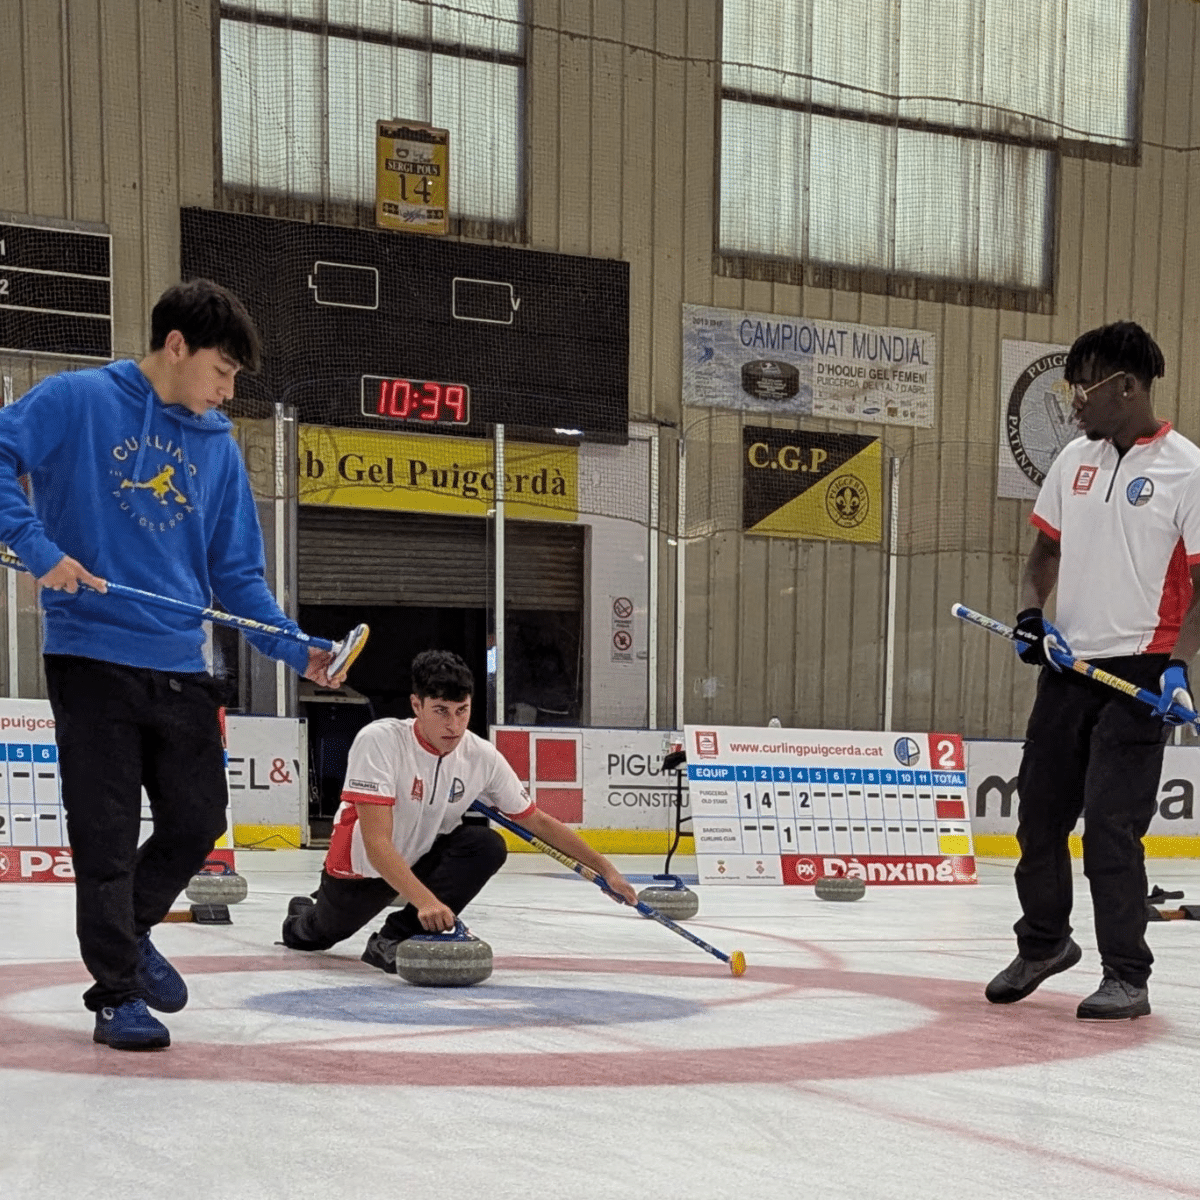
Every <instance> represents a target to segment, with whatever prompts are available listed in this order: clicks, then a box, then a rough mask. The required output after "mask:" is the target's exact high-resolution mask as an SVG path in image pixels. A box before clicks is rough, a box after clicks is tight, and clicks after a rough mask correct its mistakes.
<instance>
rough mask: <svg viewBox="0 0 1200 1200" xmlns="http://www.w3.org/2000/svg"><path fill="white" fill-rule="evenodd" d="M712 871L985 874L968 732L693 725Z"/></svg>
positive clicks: (703, 860)
mask: <svg viewBox="0 0 1200 1200" xmlns="http://www.w3.org/2000/svg"><path fill="white" fill-rule="evenodd" d="M684 747H685V749H686V751H687V758H688V795H689V799H690V802H691V809H692V827H693V831H694V834H695V839H696V865H697V869H698V872H699V877H700V882H701V883H755V884H793V885H805V884H813V883H815V882H816V881H817V879H819V878H822V877H827V876H836V875H849V876H857V877H858V878H860V879H863V880H865V881H866V882H867V883H868V884H875V883H883V884H917V883H936V884H953V883H975V882H976V874H975V852H974V846H973V843H972V839H971V825H970V820H969V818H968V815H967V770H966V762H965V760H964V757H963V744H962V739H961V738H959V737H958V736H957V735H953V734H932V733H928V734H926V733H919V734H918V733H910V734H894V733H860V732H841V731H833V730H828V729H774V728H768V729H754V728H736V727H730V726H698V725H688V726H686V727H685V730H684Z"/></svg>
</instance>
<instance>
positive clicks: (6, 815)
mask: <svg viewBox="0 0 1200 1200" xmlns="http://www.w3.org/2000/svg"><path fill="white" fill-rule="evenodd" d="M227 734H228V742H229V753H228V755H227V759H228V778H229V788H230V797H231V802H232V810H231V815H232V817H233V819H234V820H235V821H237V822H238V823H241V824H244V823H253V824H289V825H299V823H300V820H301V819H302V814H301V813H300V804H301V797H302V794H303V789H302V786H301V782H300V781H301V780H303V778H304V772H303V771H302V770H301V765H302V763H303V759H304V754H303V753H302V750H301V747H302V746H303V740H302V739H303V735H302V731H301V730H300V722H299V721H297V720H290V719H280V718H275V717H241V716H230V717H229V718H228V720H227ZM141 817H142V823H141V831H140V835H139V842H142V841H145V839H146V838H147V837H149V835H150V832H151V829H152V825H151V820H150V803H149V800H148V798H147V796H146V793H145V792H143V793H142V813H141ZM66 845H67V829H66V821H65V818H64V816H63V809H62V793H61V787H60V782H59V774H58V747H57V746H56V745H55V742H54V715H53V713H52V712H51V709H50V702H49V701H48V700H21V699H16V700H10V699H4V698H0V847H10V846H22V847H28V848H35V847H36V848H43V847H51V848H53V847H64V846H66ZM217 845H218V846H228V845H229V841H228V834H225V835H223V836H222V837H221V839H220V840H219V841H218V842H217Z"/></svg>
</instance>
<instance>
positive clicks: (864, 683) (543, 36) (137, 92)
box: [0, 0, 1200, 735]
mask: <svg viewBox="0 0 1200 1200" xmlns="http://www.w3.org/2000/svg"><path fill="white" fill-rule="evenodd" d="M215 7H216V6H215V4H212V3H210V2H209V0H173V2H172V0H62V2H61V3H60V0H7V2H6V3H4V4H3V5H0V45H3V46H4V47H5V72H4V74H3V76H2V77H0V210H2V211H6V212H9V213H14V214H20V213H28V214H34V215H41V216H49V217H58V218H69V219H74V220H81V221H95V222H103V223H105V224H107V226H108V227H109V228H110V230H111V232H112V234H113V254H114V278H115V286H114V297H115V340H116V345H117V349H118V353H120V354H140V353H141V352H142V351H144V349H145V338H146V334H145V327H146V323H147V319H148V314H149V308H150V305H151V303H152V301H153V299H154V297H155V296H156V295H157V293H158V292H159V291H160V290H161V289H162V287H164V286H165V285H166V284H167V283H169V282H171V281H172V280H173V279H174V278H175V277H176V274H177V271H178V209H179V206H180V205H182V204H211V203H213V197H214V194H215V189H214V179H213V170H214V160H215V155H214V144H213V137H214V127H215V126H214V117H213V114H214V104H215V97H214V95H213V89H212V78H213V63H214V50H213V47H214V21H215ZM528 9H529V14H530V23H531V35H530V52H529V76H528V87H527V95H528V112H527V115H528V123H529V124H528V135H527V136H528V144H529V165H530V171H529V182H528V213H527V221H526V228H527V230H528V234H529V245H530V246H531V247H533V248H535V249H541V250H556V251H561V252H567V253H576V254H591V255H597V256H603V257H614V258H624V259H627V260H628V261H629V262H630V263H631V267H632V272H631V287H632V297H631V298H632V312H631V363H630V379H631V416H632V417H634V418H643V419H654V420H658V421H663V422H671V423H673V424H674V425H675V426H676V427H678V428H683V429H684V430H685V433H686V438H687V446H688V454H689V475H690V477H691V486H689V489H688V491H689V525H690V526H691V527H692V528H694V529H695V528H700V529H708V530H710V531H711V532H709V533H708V535H707V536H705V537H702V538H699V539H696V540H693V541H692V542H691V543H690V545H689V552H688V570H687V597H688V600H687V620H688V626H687V628H688V633H687V653H686V663H685V665H686V670H685V679H686V684H685V687H686V714H687V717H688V718H689V719H691V720H697V721H714V722H717V721H727V722H754V721H760V720H765V719H766V718H767V717H768V716H770V715H772V714H777V715H779V716H781V717H782V718H783V719H784V720H785V722H788V723H795V724H801V725H816V726H850V727H872V726H877V725H878V723H879V720H880V718H881V712H882V693H883V646H884V612H885V567H886V561H885V557H884V556H883V554H882V553H881V551H880V550H879V549H873V548H854V547H850V546H844V545H838V544H826V543H822V542H816V541H805V542H794V543H792V542H785V541H781V540H779V539H762V538H747V537H744V536H742V535H741V533H740V532H738V529H737V522H736V506H737V489H738V488H739V487H740V484H739V483H738V482H737V480H738V479H739V468H738V466H737V461H738V460H737V452H736V448H737V445H738V440H739V439H738V433H737V429H736V425H735V423H734V422H732V421H726V420H724V419H722V418H719V417H718V418H713V417H710V416H709V415H708V414H697V413H694V412H692V413H688V414H684V413H683V412H682V411H681V405H680V398H679V397H680V328H681V318H680V305H681V304H683V303H694V304H713V305H718V306H722V307H730V308H742V309H751V310H761V311H772V312H778V313H782V314H795V315H806V316H809V317H816V318H824V319H833V320H843V321H854V322H861V323H868V324H878V325H884V326H898V327H912V328H921V329H928V330H932V331H933V332H935V333H936V334H937V336H938V344H939V355H940V368H939V372H938V375H939V381H938V382H939V387H938V395H937V405H938V416H937V425H936V427H935V428H934V429H930V430H903V429H895V428H888V429H886V430H885V431H884V438H885V445H886V448H887V450H888V451H889V452H890V453H892V454H895V455H898V456H900V457H901V459H902V473H901V514H900V515H901V518H902V519H901V527H902V530H903V531H904V538H903V540H902V545H901V550H902V552H903V553H902V556H901V559H900V572H899V590H898V596H897V613H898V638H897V655H896V696H895V720H896V724H897V726H898V727H899V728H909V729H924V728H931V727H932V728H939V727H940V728H950V729H957V730H962V731H964V732H966V733H968V734H980V733H983V732H988V733H991V734H995V735H1005V734H1011V733H1016V732H1018V731H1019V729H1020V726H1021V724H1022V721H1023V715H1024V710H1025V709H1026V707H1027V704H1028V701H1029V699H1030V696H1031V689H1032V683H1033V680H1032V674H1033V673H1032V672H1028V671H1021V672H1018V671H1016V670H1014V669H1013V662H1012V655H1011V651H1010V650H1009V649H1008V648H1007V647H1006V646H1004V645H1003V644H1001V643H999V642H998V641H996V640H995V639H988V638H987V637H986V636H985V635H983V634H981V633H976V632H974V631H964V630H963V629H961V628H960V627H959V626H958V624H957V623H956V622H955V621H954V620H953V619H952V618H951V617H950V616H949V607H950V604H951V602H952V601H955V600H959V599H963V600H965V601H967V602H968V603H970V604H972V606H974V607H976V608H980V609H984V610H987V611H992V612H994V613H995V614H997V615H999V616H1008V615H1010V614H1011V612H1012V608H1013V604H1014V600H1015V595H1016V582H1017V578H1018V575H1019V571H1020V564H1021V560H1022V557H1023V554H1024V552H1025V550H1026V549H1027V547H1028V545H1029V540H1030V539H1029V535H1028V533H1027V532H1026V528H1025V516H1026V514H1027V511H1028V507H1029V506H1028V504H1027V503H1023V502H1019V501H1015V500H997V499H996V498H995V490H996V482H995V462H996V439H997V429H998V404H999V397H998V385H999V373H1000V349H1001V342H1002V341H1003V340H1004V339H1008V338H1016V339H1028V340H1032V341H1044V342H1070V341H1071V340H1073V338H1074V337H1075V335H1076V334H1077V333H1079V332H1080V331H1081V330H1083V329H1086V328H1090V327H1092V326H1094V325H1097V324H1100V323H1102V322H1104V321H1107V320H1114V319H1118V318H1123V317H1130V318H1133V319H1135V320H1138V321H1140V322H1142V323H1143V324H1144V325H1146V326H1147V328H1149V329H1150V330H1151V331H1152V332H1153V333H1154V334H1155V336H1156V337H1157V339H1158V340H1159V342H1160V344H1161V345H1162V347H1163V350H1164V352H1165V354H1166V358H1167V378H1166V380H1165V381H1163V383H1162V384H1160V385H1159V389H1158V390H1159V409H1160V413H1161V415H1162V416H1164V417H1167V418H1169V419H1171V420H1173V421H1175V422H1176V423H1177V425H1178V427H1179V428H1180V429H1182V431H1183V432H1184V433H1186V434H1188V435H1189V436H1191V437H1193V438H1200V372H1197V371H1196V370H1194V369H1193V367H1192V357H1193V352H1194V351H1193V330H1194V329H1195V328H1196V327H1197V325H1198V322H1200V203H1197V202H1196V200H1197V198H1200V88H1198V87H1197V80H1196V72H1197V70H1198V69H1200V68H1198V67H1197V65H1196V62H1197V58H1198V57H1200V54H1198V52H1200V34H1198V29H1197V22H1198V20H1200V6H1198V5H1196V4H1194V3H1191V2H1190V0H1149V2H1148V5H1147V27H1146V61H1145V89H1144V97H1143V103H1142V133H1143V138H1144V142H1143V145H1142V147H1141V154H1140V163H1139V165H1137V166H1124V165H1117V164H1113V163H1105V162H1096V161H1087V160H1084V159H1078V158H1068V159H1065V160H1064V161H1063V163H1062V166H1061V172H1060V177H1059V189H1058V203H1059V215H1058V223H1057V229H1056V267H1055V280H1056V287H1055V300H1054V313H1053V315H1049V316H1044V315H1033V314H1026V313H1021V312H1016V311H1007V310H1000V309H992V308H981V307H980V308H977V307H967V306H960V305H952V304H941V303H934V302H930V301H925V300H919V299H910V298H904V297H897V296H884V295H876V294H865V293H862V294H860V293H856V292H846V291H835V290H831V289H824V288H817V287H800V286H793V285H786V284H777V283H769V282H763V281H755V280H741V279H735V278H729V277H724V276H721V277H718V275H717V274H716V272H715V270H714V262H713V227H714V220H715V204H714V195H715V178H714V169H715V163H716V140H715V131H716V127H717V120H716V118H717V112H716V103H717V101H716V95H717V85H718V74H719V72H718V69H717V67H716V65H715V58H716V54H717V47H718V42H719V36H718V35H719V29H720V21H719V4H718V3H717V2H716V0H670V2H668V0H661V2H660V3H657V4H651V3H648V2H647V0H529V4H528ZM1079 66H1080V69H1089V70H1090V69H1103V64H1096V63H1090V64H1080V65H1079ZM0 366H2V368H3V372H4V374H5V375H8V376H11V377H12V379H13V383H14V388H15V391H16V393H17V394H18V395H19V394H21V393H22V392H23V391H25V390H26V389H27V388H28V386H30V385H31V383H32V382H34V381H35V379H36V378H38V377H40V376H41V375H43V374H45V373H47V372H48V371H49V370H50V369H53V364H50V363H47V362H45V361H39V362H30V361H29V360H25V359H20V358H13V359H7V360H3V361H0ZM843 428H851V427H849V426H844V427H843ZM878 431H879V427H878V426H870V427H867V426H864V427H862V429H861V432H868V433H873V432H878ZM664 449H665V452H664V463H663V465H664V476H663V491H664V502H663V503H664V518H665V524H667V525H670V523H671V520H672V519H673V510H674V497H673V489H674V473H673V464H674V454H673V447H672V446H671V444H670V442H669V441H667V442H665V443H664ZM731 489H733V490H732V492H731ZM706 505H707V506H708V510H707V511H705V507H704V506H706ZM730 512H733V514H734V519H733V520H730V519H729V518H728V514H729V513H730ZM663 561H664V564H665V565H664V578H663V584H664V587H663V598H662V607H661V612H660V629H661V630H662V631H663V633H662V647H661V653H660V662H661V663H662V666H663V672H662V683H661V687H660V697H659V710H660V712H666V713H670V712H671V711H672V706H673V697H672V694H671V681H672V678H673V671H672V669H671V665H670V664H671V649H672V636H673V635H672V632H671V630H672V621H673V612H674V607H673V601H672V598H671V587H672V585H673V580H672V576H671V561H672V560H671V554H670V551H669V548H668V547H666V546H665V544H664V554H663ZM23 586H24V585H23ZM23 597H24V598H23V600H22V612H23V614H24V615H25V618H26V623H25V624H23V625H22V638H23V639H25V638H26V636H27V635H28V631H29V629H30V628H31V625H30V624H29V622H31V621H32V591H31V589H29V588H28V587H25V591H24V593H23ZM0 678H2V676H0ZM22 687H23V690H24V684H23V685H22Z"/></svg>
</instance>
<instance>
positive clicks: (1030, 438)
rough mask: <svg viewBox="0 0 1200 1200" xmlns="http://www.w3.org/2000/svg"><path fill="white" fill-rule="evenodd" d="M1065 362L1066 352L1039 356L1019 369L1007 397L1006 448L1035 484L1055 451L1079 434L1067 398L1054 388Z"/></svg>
mask: <svg viewBox="0 0 1200 1200" xmlns="http://www.w3.org/2000/svg"><path fill="white" fill-rule="evenodd" d="M1066 361H1067V356H1066V353H1065V352H1061V351H1060V352H1056V353H1054V354H1044V355H1042V357H1041V358H1039V359H1036V360H1035V361H1034V362H1032V363H1030V365H1029V366H1028V367H1026V368H1025V370H1023V371H1022V372H1021V374H1020V376H1019V377H1018V379H1017V382H1016V383H1015V384H1014V385H1013V389H1012V391H1011V392H1010V393H1009V396H1008V408H1007V410H1006V411H1005V414H1004V432H1005V436H1006V437H1007V439H1008V448H1009V450H1010V451H1011V452H1012V456H1013V460H1014V461H1015V462H1016V464H1017V466H1018V467H1019V468H1020V469H1021V472H1022V473H1023V474H1024V475H1025V476H1026V478H1027V479H1029V480H1030V481H1031V482H1033V483H1034V484H1036V485H1037V486H1038V487H1041V486H1042V480H1043V479H1045V478H1046V472H1047V471H1048V470H1049V469H1050V464H1051V463H1052V462H1053V461H1054V460H1055V459H1056V458H1057V457H1058V452H1059V451H1060V450H1061V449H1062V448H1063V447H1064V446H1065V445H1066V444H1067V443H1068V442H1071V441H1074V440H1075V438H1077V437H1078V436H1079V428H1078V426H1077V425H1076V424H1075V418H1074V415H1073V414H1072V412H1071V405H1070V400H1069V398H1068V397H1067V396H1066V395H1064V394H1063V393H1060V392H1057V391H1056V390H1055V388H1054V384H1056V383H1058V382H1059V381H1060V380H1061V379H1062V372H1063V367H1064V365H1065V364H1066Z"/></svg>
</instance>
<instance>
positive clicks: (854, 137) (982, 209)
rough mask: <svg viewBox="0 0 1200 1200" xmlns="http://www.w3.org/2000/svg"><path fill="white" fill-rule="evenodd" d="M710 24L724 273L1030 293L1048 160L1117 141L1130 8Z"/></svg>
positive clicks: (1045, 231)
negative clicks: (1092, 66) (716, 64)
mask: <svg viewBox="0 0 1200 1200" xmlns="http://www.w3.org/2000/svg"><path fill="white" fill-rule="evenodd" d="M723 15H724V25H723V47H722V57H723V67H722V74H721V191H720V207H721V212H720V233H719V248H720V251H721V253H722V255H723V257H724V259H725V263H724V266H725V268H726V269H727V270H728V271H729V273H731V274H745V273H749V274H760V275H764V276H766V277H780V278H784V277H790V276H789V275H788V272H789V271H791V272H792V273H793V274H795V273H796V272H799V271H800V264H804V265H805V268H806V269H807V272H808V275H809V276H810V277H811V275H812V272H813V271H814V270H816V271H820V270H825V271H826V273H827V274H828V272H829V271H830V270H833V271H835V272H836V271H843V272H855V273H862V274H861V275H858V276H857V280H856V282H857V286H860V287H871V283H870V277H874V278H875V279H876V280H883V279H886V278H887V277H889V276H909V277H912V276H916V277H925V278H937V279H943V280H961V281H970V282H972V283H976V284H978V283H982V284H985V285H993V286H998V287H1002V288H1005V289H1011V290H1014V291H1033V292H1038V291H1044V290H1045V289H1047V288H1048V287H1049V285H1050V272H1051V268H1052V260H1053V252H1052V246H1053V238H1052V228H1053V222H1054V214H1055V203H1054V195H1055V185H1054V181H1055V176H1056V168H1055V158H1056V155H1057V154H1058V153H1059V152H1061V151H1062V150H1064V149H1068V148H1070V147H1072V146H1074V147H1075V148H1076V149H1077V150H1080V151H1081V152H1087V153H1102V154H1110V155H1111V154H1114V153H1116V154H1120V153H1122V152H1127V150H1128V148H1129V147H1130V146H1131V145H1132V140H1133V137H1134V130H1135V128H1136V123H1135V122H1136V96H1137V74H1138V73H1137V70H1136V67H1135V64H1136V60H1137V39H1138V28H1139V26H1138V6H1137V5H1136V4H1117V3H1113V2H1112V0H1062V2H1055V3H1043V2H1042V0H1021V2H1018V3H1014V2H1013V0H959V2H958V3H954V4H947V3H944V2H943V0H896V2H895V3H891V4H879V3H876V2H875V0H728V2H727V3H725V4H724V5H723ZM1100 62H1103V63H1104V64H1105V70H1103V71H1093V70H1086V69H1079V68H1080V64H1084V63H1100ZM1114 80H1121V81H1124V83H1125V86H1115V87H1114V86H1113V81H1114ZM1084 147H1086V150H1084ZM768 196H769V197H770V198H771V202H770V203H763V198H764V197H768ZM831 281H833V277H832V276H830V277H829V280H828V281H827V282H831ZM843 286H854V282H852V281H851V280H850V279H849V278H847V279H846V281H845V282H844V283H843ZM871 290H877V287H871Z"/></svg>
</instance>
